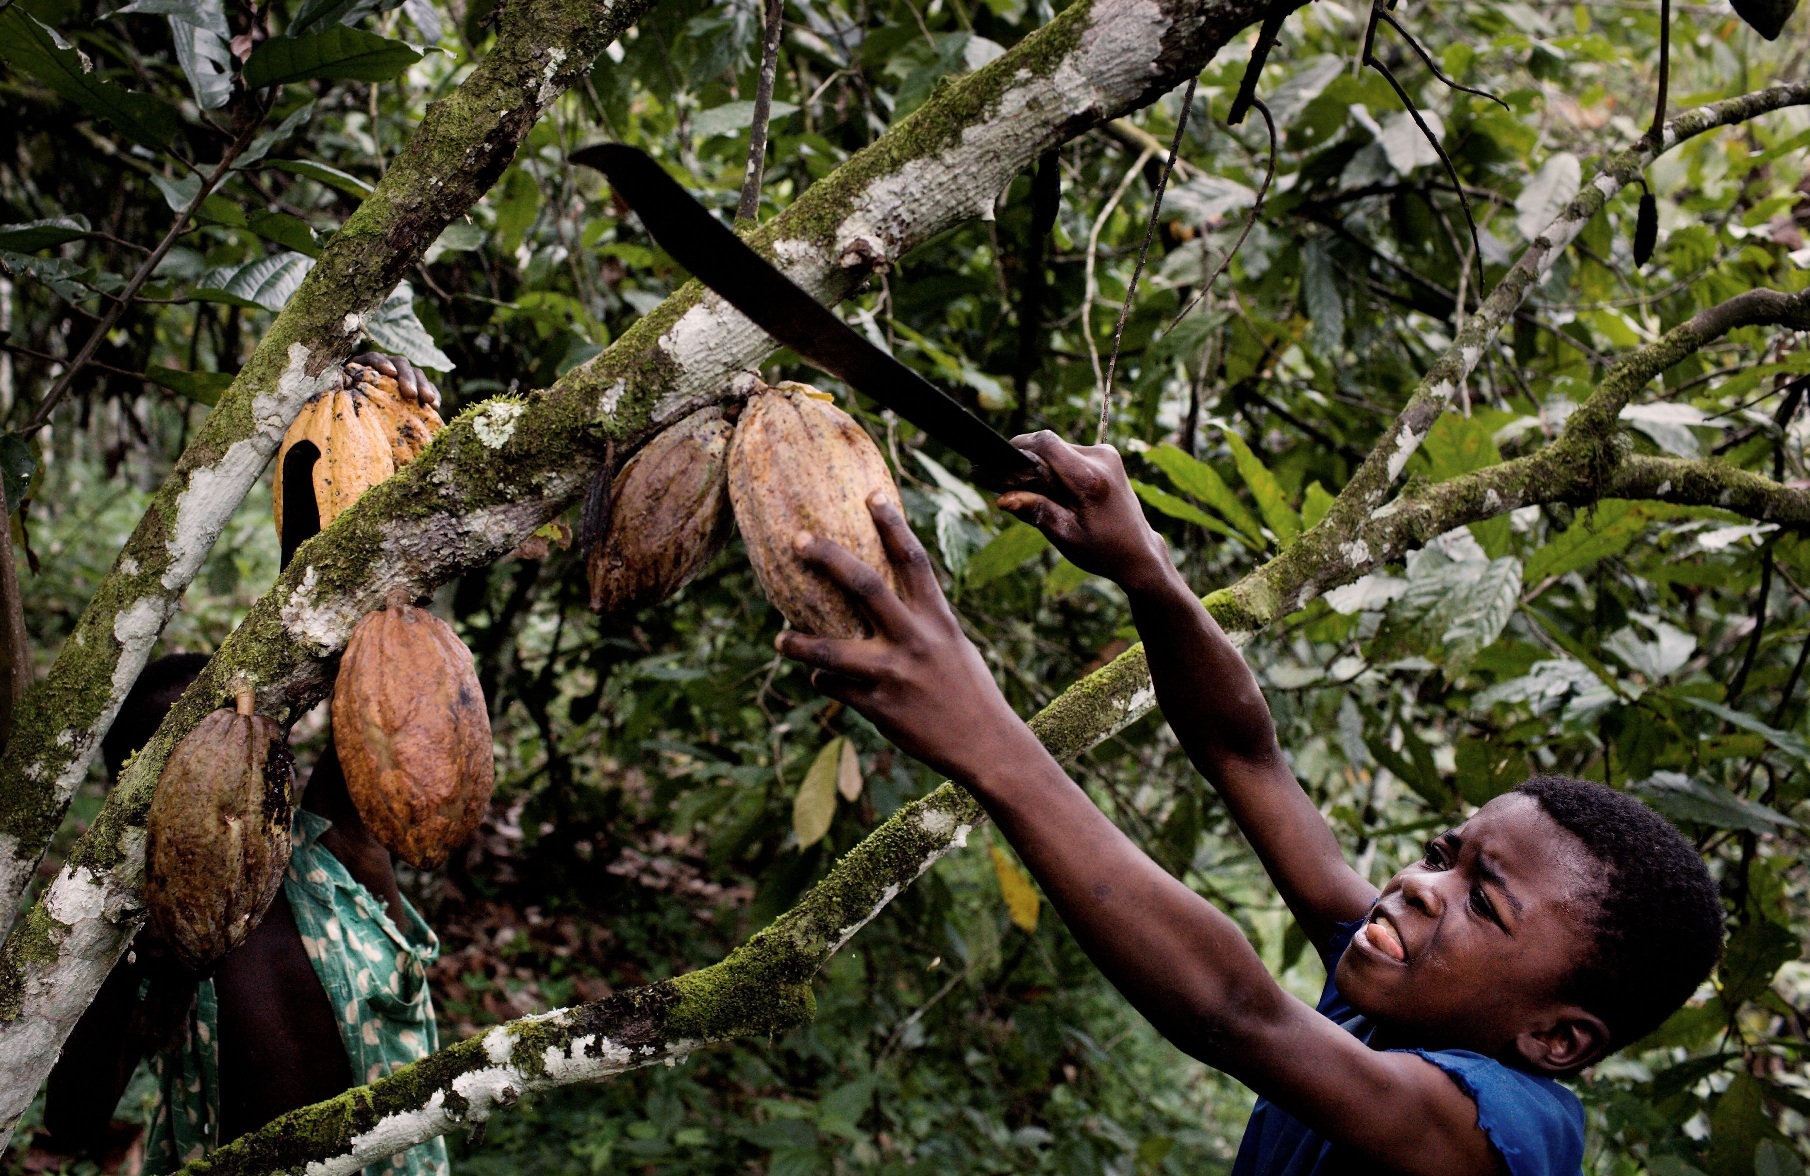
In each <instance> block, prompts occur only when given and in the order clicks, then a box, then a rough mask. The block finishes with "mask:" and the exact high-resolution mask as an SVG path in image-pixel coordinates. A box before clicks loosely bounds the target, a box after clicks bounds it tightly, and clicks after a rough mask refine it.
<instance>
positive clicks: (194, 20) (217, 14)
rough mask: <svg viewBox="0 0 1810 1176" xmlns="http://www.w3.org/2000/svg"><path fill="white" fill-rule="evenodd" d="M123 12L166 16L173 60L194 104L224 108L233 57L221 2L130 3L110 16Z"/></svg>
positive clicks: (229, 93)
mask: <svg viewBox="0 0 1810 1176" xmlns="http://www.w3.org/2000/svg"><path fill="white" fill-rule="evenodd" d="M125 13H144V14H155V15H159V16H165V17H168V18H169V21H170V37H171V39H172V40H173V41H174V42H175V45H176V60H177V62H178V64H180V65H181V66H182V72H183V75H184V76H185V77H187V78H188V82H189V90H190V92H192V93H193V94H194V95H195V104H196V105H198V106H199V107H201V109H203V110H218V109H220V108H221V107H222V106H225V105H226V103H227V100H228V99H229V98H231V97H232V93H233V55H232V47H231V45H230V44H229V43H228V39H229V38H230V37H231V36H232V33H231V30H229V29H228V28H227V25H226V6H225V5H224V4H223V3H222V2H221V0H132V3H130V4H128V5H126V6H125V7H124V8H120V9H116V10H115V11H114V13H113V15H115V16H120V15H123V14H125Z"/></svg>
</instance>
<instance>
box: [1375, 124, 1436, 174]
mask: <svg viewBox="0 0 1810 1176" xmlns="http://www.w3.org/2000/svg"><path fill="white" fill-rule="evenodd" d="M1421 117H1422V118H1424V119H1426V121H1427V130H1429V131H1431V132H1433V138H1434V139H1437V140H1443V139H1444V138H1445V121H1444V120H1443V119H1441V118H1440V117H1439V112H1438V111H1437V110H1426V111H1423V112H1421ZM1382 125H1383V133H1382V134H1381V135H1378V136H1377V140H1376V141H1377V142H1378V143H1379V144H1381V145H1382V148H1383V156H1384V158H1386V159H1387V160H1388V161H1389V166H1390V167H1391V168H1392V169H1394V171H1395V174H1396V175H1399V176H1406V175H1408V174H1409V173H1410V172H1412V171H1414V170H1415V169H1416V168H1421V167H1428V166H1431V165H1432V164H1436V163H1438V162H1439V152H1438V151H1437V150H1436V149H1435V148H1434V147H1433V144H1432V143H1431V142H1429V141H1428V140H1427V137H1426V136H1425V135H1423V134H1421V133H1420V127H1419V126H1417V125H1415V122H1414V116H1413V115H1411V114H1409V113H1408V112H1407V111H1405V110H1402V111H1397V112H1396V113H1395V114H1392V115H1390V116H1389V117H1388V118H1387V119H1385V120H1384V121H1383V124H1382Z"/></svg>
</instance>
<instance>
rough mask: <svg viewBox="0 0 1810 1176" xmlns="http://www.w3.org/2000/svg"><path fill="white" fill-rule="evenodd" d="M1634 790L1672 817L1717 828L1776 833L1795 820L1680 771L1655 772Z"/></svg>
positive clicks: (1632, 785)
mask: <svg viewBox="0 0 1810 1176" xmlns="http://www.w3.org/2000/svg"><path fill="white" fill-rule="evenodd" d="M1628 791H1630V792H1632V793H1634V794H1635V795H1636V796H1638V797H1640V798H1641V799H1642V800H1644V801H1646V802H1647V804H1649V805H1651V806H1652V807H1653V808H1654V809H1656V810H1657V811H1659V812H1661V813H1664V814H1665V815H1666V816H1668V817H1670V818H1671V819H1672V820H1674V821H1689V822H1691V823H1692V824H1695V825H1709V826H1711V827H1712V828H1716V829H1740V830H1743V831H1745V832H1748V833H1777V832H1778V831H1779V830H1780V829H1782V828H1785V827H1787V826H1789V827H1791V828H1796V827H1797V822H1796V821H1794V820H1792V819H1791V818H1790V817H1787V816H1785V815H1784V814H1783V813H1780V812H1775V811H1773V810H1772V809H1770V808H1767V807H1766V806H1765V805H1763V804H1757V803H1755V802H1754V801H1751V800H1747V799H1744V798H1742V797H1739V796H1736V795H1735V794H1734V793H1733V792H1730V791H1729V790H1728V789H1726V788H1724V787H1722V786H1721V785H1720V784H1711V783H1709V782H1707V781H1704V780H1693V779H1691V778H1690V777H1689V776H1686V775H1684V774H1683V773H1681V772H1654V773H1653V774H1652V775H1651V776H1648V777H1647V778H1646V779H1645V780H1642V781H1641V782H1640V783H1638V784H1630V785H1629V786H1628Z"/></svg>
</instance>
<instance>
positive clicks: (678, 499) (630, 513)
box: [585, 406, 734, 613]
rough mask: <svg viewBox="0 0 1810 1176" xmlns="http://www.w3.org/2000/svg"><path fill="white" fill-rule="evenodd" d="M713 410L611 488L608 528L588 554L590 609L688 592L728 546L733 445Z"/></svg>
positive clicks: (677, 430) (681, 427) (678, 427)
mask: <svg viewBox="0 0 1810 1176" xmlns="http://www.w3.org/2000/svg"><path fill="white" fill-rule="evenodd" d="M733 433H734V429H733V428H732V427H731V426H730V424H729V422H728V421H726V420H724V419H723V410H722V409H720V408H717V407H715V406H712V407H710V408H706V409H702V410H700V411H698V412H695V413H693V414H691V415H690V416H688V417H686V418H685V419H684V420H682V421H680V422H678V423H677V424H675V425H673V426H671V427H670V428H668V429H667V430H666V431H665V432H662V433H661V434H659V435H658V436H657V437H655V438H654V439H653V440H652V441H649V442H648V443H647V445H646V446H644V447H643V448H642V450H641V452H639V453H637V454H635V456H634V457H632V458H630V459H629V461H628V464H627V465H625V466H623V467H622V470H621V472H619V473H618V474H617V475H616V478H615V481H614V483H613V484H612V486H611V488H610V522H609V527H608V528H607V529H606V530H605V531H604V534H603V538H602V540H601V541H599V542H598V543H597V544H596V545H595V546H594V547H593V548H592V549H591V550H590V551H589V552H588V553H587V555H586V560H585V564H586V570H587V571H588V572H589V575H590V581H591V607H592V608H593V609H594V610H596V611H597V612H606V613H607V612H623V611H627V610H629V609H635V608H640V607H642V606H644V605H649V604H653V603H654V602H656V601H659V600H664V599H666V598H667V597H668V596H671V595H672V594H673V593H674V592H677V591H678V590H679V589H680V588H682V587H684V585H685V583H686V581H688V580H690V579H691V578H692V577H693V576H695V575H697V574H698V572H699V571H700V570H702V569H703V567H704V565H705V564H707V563H709V562H710V559H711V557H712V556H714V555H715V554H716V553H717V552H719V551H721V550H722V548H723V544H724V543H726V542H728V539H729V531H730V526H731V523H732V518H731V516H730V513H729V492H728V481H729V479H728V471H727V468H726V467H727V462H728V457H729V438H730V436H731V435H732V434H733Z"/></svg>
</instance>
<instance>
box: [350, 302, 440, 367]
mask: <svg viewBox="0 0 1810 1176" xmlns="http://www.w3.org/2000/svg"><path fill="white" fill-rule="evenodd" d="M365 334H367V335H369V336H370V337H371V342H373V343H375V344H377V346H378V347H380V348H382V349H383V350H384V351H386V352H388V353H389V354H391V355H400V356H401V357H402V358H404V359H406V360H408V361H409V362H410V363H412V364H414V365H415V366H416V367H422V368H432V369H433V370H434V371H437V372H450V371H452V370H453V369H454V368H455V367H457V366H459V365H458V364H456V363H454V362H453V361H452V357H451V356H449V355H447V354H446V352H444V351H442V350H440V345H439V344H437V343H435V342H434V337H433V336H432V335H430V334H428V331H427V328H426V327H425V326H423V325H422V322H421V320H420V318H418V317H417V316H416V315H415V291H414V289H413V288H412V287H410V286H409V284H408V283H407V282H398V283H396V288H395V289H394V290H392V291H391V292H390V296H389V297H388V298H386V299H384V300H383V305H382V306H380V307H378V308H377V313H376V314H374V315H372V316H371V317H370V318H368V319H366V320H365Z"/></svg>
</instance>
